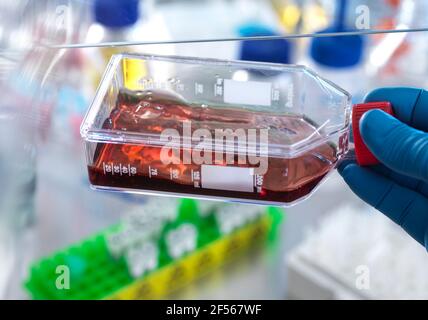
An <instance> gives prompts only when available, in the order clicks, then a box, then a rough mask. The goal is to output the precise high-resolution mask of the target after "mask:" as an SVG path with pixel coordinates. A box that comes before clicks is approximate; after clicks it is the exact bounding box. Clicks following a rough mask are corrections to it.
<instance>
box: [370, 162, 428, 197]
mask: <svg viewBox="0 0 428 320" xmlns="http://www.w3.org/2000/svg"><path fill="white" fill-rule="evenodd" d="M369 169H370V170H372V171H374V172H376V173H378V174H381V175H382V176H384V177H385V178H387V179H390V180H392V181H394V182H395V183H397V184H399V185H400V186H402V187H405V188H408V189H411V190H413V191H416V192H418V193H420V194H422V195H423V196H425V197H427V198H428V183H427V182H425V181H423V180H420V179H416V178H412V177H409V176H406V175H404V174H401V173H398V172H396V171H394V170H391V169H389V168H388V167H386V166H384V165H382V164H378V165H375V166H371V167H370V168H369Z"/></svg>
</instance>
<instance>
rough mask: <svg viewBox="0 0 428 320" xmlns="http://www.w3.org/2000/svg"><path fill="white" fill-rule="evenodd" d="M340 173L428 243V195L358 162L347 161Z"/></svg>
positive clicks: (356, 190) (368, 199) (369, 200)
mask: <svg viewBox="0 0 428 320" xmlns="http://www.w3.org/2000/svg"><path fill="white" fill-rule="evenodd" d="M341 175H342V177H343V179H344V180H345V182H346V183H347V184H348V185H349V187H350V188H351V190H352V191H353V192H354V193H355V194H356V195H357V196H359V197H360V198H361V199H362V200H364V201H365V202H367V203H368V204H370V205H372V206H373V207H375V208H376V209H377V210H379V211H380V212H382V213H384V214H385V215H386V216H388V217H389V218H390V219H391V220H392V221H394V222H395V223H397V224H398V225H400V226H401V227H402V228H403V229H404V230H405V231H406V232H407V233H409V234H410V235H411V236H412V237H413V238H414V239H415V240H417V241H418V242H419V243H421V244H422V245H425V246H426V245H428V244H425V240H424V238H425V234H426V232H427V229H428V212H427V208H428V199H427V198H425V197H423V196H422V195H420V194H418V193H417V192H415V191H412V190H410V189H407V188H404V187H401V186H399V185H398V184H396V183H395V182H393V181H392V180H389V179H387V178H385V177H383V176H381V175H379V174H377V173H375V172H373V171H372V170H370V169H367V168H363V167H360V166H358V165H356V164H348V165H347V166H346V167H345V168H343V170H342V172H341ZM426 247H428V246H426Z"/></svg>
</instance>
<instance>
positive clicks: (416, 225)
mask: <svg viewBox="0 0 428 320" xmlns="http://www.w3.org/2000/svg"><path fill="white" fill-rule="evenodd" d="M365 101H366V102H374V101H389V102H391V104H392V106H393V109H394V113H395V116H396V118H394V117H392V116H390V115H388V114H386V113H385V112H383V111H380V110H372V111H369V112H367V113H366V114H365V115H364V116H363V118H362V119H361V121H360V131H361V135H362V138H363V140H364V142H365V143H366V145H367V147H368V148H369V149H370V151H371V152H372V153H373V154H374V155H375V156H376V158H377V159H379V161H380V162H381V163H382V164H380V165H376V166H372V167H360V166H358V165H357V164H356V163H355V162H344V163H343V164H342V165H340V166H339V173H340V174H341V175H342V177H343V179H344V180H345V182H346V183H347V184H348V185H349V186H350V188H351V189H352V191H353V192H354V193H355V194H357V195H358V196H359V197H360V198H361V199H362V200H364V201H365V202H367V203H368V204H370V205H372V206H373V207H375V208H376V209H378V210H379V211H381V212H382V213H384V214H385V215H386V216H388V217H389V218H390V219H392V220H393V221H394V222H396V223H397V224H399V225H400V226H401V227H402V228H403V229H404V230H405V231H407V232H408V233H409V234H410V235H411V236H412V237H413V238H414V239H416V240H417V241H418V242H419V243H421V244H422V245H425V247H426V248H427V250H428V133H426V132H428V91H425V90H422V89H413V88H381V89H376V90H374V91H373V92H371V93H370V94H369V95H368V96H367V97H366V99H365Z"/></svg>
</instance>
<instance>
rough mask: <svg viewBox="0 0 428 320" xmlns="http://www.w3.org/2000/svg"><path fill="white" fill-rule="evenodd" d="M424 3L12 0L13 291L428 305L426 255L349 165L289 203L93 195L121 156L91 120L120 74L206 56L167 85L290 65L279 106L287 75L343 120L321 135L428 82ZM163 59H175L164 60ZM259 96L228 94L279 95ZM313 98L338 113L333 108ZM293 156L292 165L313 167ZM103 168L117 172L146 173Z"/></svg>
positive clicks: (4, 128) (1, 25)
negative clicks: (98, 167)
mask: <svg viewBox="0 0 428 320" xmlns="http://www.w3.org/2000/svg"><path fill="white" fill-rule="evenodd" d="M427 15H428V2H427V1H425V0H379V1H369V0H272V1H269V0H116V1H115V0H49V1H48V0H46V1H39V0H37V1H36V0H30V1H1V2H0V86H1V89H2V99H1V101H0V132H1V134H0V146H1V148H0V176H1V183H0V191H1V192H0V298H1V299H54V300H55V299H222V300H226V299H238V300H241V299H428V273H427V272H426V271H427V268H428V255H427V253H426V249H425V248H424V247H423V246H421V245H420V244H419V243H418V242H416V241H415V240H414V239H412V238H411V237H410V236H409V235H408V234H406V232H405V231H403V230H402V229H401V228H400V227H399V226H397V225H396V224H394V223H393V222H392V221H391V220H389V219H388V218H387V217H385V216H384V215H383V214H381V213H379V212H378V211H377V210H376V209H374V208H372V207H371V206H369V205H367V204H366V203H365V202H363V201H362V200H360V199H359V198H358V197H357V196H356V195H355V194H354V193H353V192H352V191H351V189H350V188H349V187H348V186H347V185H346V183H345V182H344V181H343V179H342V178H341V177H340V175H339V173H338V172H337V170H335V169H334V167H331V166H330V167H320V168H319V170H324V171H323V176H321V177H319V178H320V181H321V178H323V177H324V175H325V174H327V173H328V175H327V178H326V179H322V181H321V182H320V181H317V182H320V183H318V184H316V186H315V185H313V186H311V187H310V190H306V191H305V190H303V191H302V194H299V195H298V197H296V196H295V195H290V197H294V198H293V199H292V200H293V203H292V204H293V205H292V206H289V205H287V206H281V205H278V203H274V202H275V201H274V202H272V203H256V204H254V203H248V202H251V201H244V203H243V202H242V201H236V199H233V198H232V197H230V199H229V200H235V201H224V199H225V198H227V195H228V192H227V191H226V192H225V193H224V194H223V198H222V199H223V201H212V200H207V197H204V196H203V195H202V196H201V195H199V196H198V197H196V198H193V197H190V194H189V197H186V194H180V190H179V191H178V192H175V195H176V194H177V193H178V194H179V195H180V196H181V197H172V196H169V195H168V194H166V196H165V194H162V196H159V195H147V194H141V193H134V192H120V190H119V192H117V190H116V192H111V191H109V190H95V188H93V187H91V184H92V185H93V184H94V181H98V180H97V179H98V178H99V179H101V180H102V178H100V177H99V176H96V174H95V173H94V172H92V173H90V174H89V176H88V165H89V166H90V165H91V164H90V163H88V161H89V160H88V154H90V155H92V157H94V154H95V157H97V156H98V154H99V153H102V152H104V153H102V154H103V156H106V155H108V152H119V151H117V150H118V149H114V147H112V148H111V149H102V150H103V151H102V152H101V151H100V150H101V149H99V148H98V147H97V146H96V143H95V142H97V141H98V142H99V141H101V140H102V139H106V137H104V136H101V133H99V132H101V131H96V132H95V131H91V130H92V129H93V128H92V127H91V126H89V125H88V126H85V125H86V124H87V119H88V118H90V117H93V116H94V113H95V112H98V113H100V112H102V111H100V110H99V109H96V108H98V105H105V104H108V103H114V102H112V98H111V97H112V95H114V94H115V93H117V90H118V88H117V87H118V86H119V87H120V86H121V83H122V82H124V83H126V82H129V83H128V84H129V86H128V88H132V87H133V84H136V82H135V77H142V76H143V75H146V74H147V73H150V74H152V75H153V77H154V78H156V75H158V76H159V77H162V75H163V73H164V74H165V73H166V74H168V72H169V71H168V70H169V69H168V68H167V65H168V64H174V65H175V64H177V70H180V69H179V68H180V63H181V62H180V61H183V60H182V59H183V58H182V57H193V58H198V59H193V58H192V59H193V60H192V59H191V60H192V61H197V63H195V65H197V67H196V66H193V67H189V68H187V67H186V68H184V67H183V69H182V70H185V72H184V71H183V73H181V74H179V75H177V76H176V77H172V78H168V79H167V81H168V82H169V83H170V84H169V85H173V86H174V88H180V81H182V83H185V85H186V86H190V87H191V88H192V92H193V93H192V94H193V96H194V97H197V96H198V94H200V95H204V94H208V93H210V92H214V93H213V94H219V95H222V94H223V92H222V89H224V90H225V92H224V94H225V96H226V89H225V88H226V87H225V84H224V83H223V81H224V82H226V81H227V82H229V83H230V84H234V85H235V88H236V90H239V88H241V87H239V84H237V83H242V82H246V81H247V80H253V79H259V78H260V77H267V78H268V77H275V72H280V71H278V70H279V69H278V70H277V69H275V67H272V66H273V64H286V65H289V66H288V67H286V69H284V70H287V71H281V72H286V73H287V76H286V77H283V78H281V79H283V80H281V81H283V82H281V81H279V80H278V82H277V83H276V86H274V88H273V89H272V90H273V91H272V94H273V95H272V97H270V96H268V104H269V105H268V107H269V106H270V103H271V101H270V99H271V98H272V108H274V107H275V106H276V105H275V106H274V104H273V102H274V101H276V100H275V92H280V91H281V90H282V89H281V86H287V88H288V89H289V92H290V95H293V94H294V95H295V96H288V97H287V98H288V99H289V100H288V102H290V101H295V100H296V98H298V101H308V104H307V105H305V108H306V109H305V110H306V111H307V112H309V113H312V115H313V117H315V118H316V117H318V116H319V118H320V119H324V118H323V117H328V120H327V121H326V122H324V124H322V125H321V126H320V127H319V128H318V129H317V133H318V131H319V132H322V131H323V130H327V129H326V127H329V125H330V127H333V124H334V125H336V126H337V127H340V126H341V121H342V122H343V121H344V120H343V119H345V117H348V116H349V112H350V111H349V110H348V109H347V108H348V107H349V106H350V105H351V104H358V103H362V102H363V101H364V97H365V96H366V94H367V93H369V92H370V91H372V90H373V89H375V88H379V87H387V86H411V87H417V88H426V87H427V85H428V83H427V81H428V32H424V31H421V29H424V28H428V19H427V18H426V17H427ZM407 29H408V30H409V31H408V32H396V33H395V32H393V31H394V30H407ZM377 30H378V31H382V32H376V31H377ZM412 30H413V31H412ZM354 31H357V32H356V33H355V34H353V35H340V34H341V33H349V32H354ZM384 31H392V32H384ZM323 32H324V33H325V32H328V33H334V34H335V35H330V36H329V37H318V36H317V35H319V34H320V33H321V34H322V33H323ZM359 32H361V34H359ZM287 35H294V36H293V37H286V36H287ZM296 35H297V36H296ZM299 35H300V36H299ZM311 35H312V36H311ZM314 35H315V36H314ZM121 54H122V55H121ZM112 56H113V57H115V58H113V59H116V60H115V61H116V62H114V61H113V62H114V63H112V62H110V64H109V61H110V59H111V57H112ZM159 56H174V57H176V58H169V60H168V59H167V60H162V58H160V59H161V60H156V58H155V60H151V59H153V57H159ZM124 59H125V60H124ZM126 59H127V60H126ZM171 59H172V60H171ZM212 59H219V60H221V61H224V60H233V61H247V62H246V63H249V64H245V63H244V64H240V62H231V63H229V64H228V63H227V62H213V61H214V60H212ZM122 60H123V61H122ZM187 61H188V60H187ZM215 61H217V60H215ZM122 62H123V64H121V63H122ZM186 63H187V62H186ZM297 65H302V66H305V68H301V67H297ZM148 66H151V67H150V68H149V67H148ZM153 66H155V67H153ZM257 66H259V67H257ZM260 66H264V68H265V69H263V72H260V69H259V68H260ZM268 66H270V67H268ZM114 67H115V68H117V69H116V70H113V68H114ZM215 68H219V70H220V71H219V72H220V74H222V72H223V73H225V72H226V71H225V70H229V69H230V70H233V72H232V71H230V72H229V71H228V72H229V78H230V79H226V80H225V79H221V77H214V76H213V72H214V71H212V70H214V69H215ZM228 68H229V69H228ZM307 68H308V69H307ZM122 69H123V70H122ZM125 69H126V70H125ZM208 69H209V70H208ZM106 70H107V71H106ZM198 70H199V71H198ZM307 70H311V71H307ZM205 71H206V72H205ZM118 72H119V73H120V72H123V73H124V74H125V73H126V74H127V75H129V77H128V78H125V79H122V78H121V76H120V75H118ZM192 72H193V73H192ZM122 77H123V76H122ZM305 77H306V80H307V81H304V79H305ZM180 78H181V79H180ZM302 79H303V80H302ZM133 81H134V82H135V83H134V82H133ZM249 82H250V81H249ZM254 83H255V82H254ZM138 85H141V83H138ZM145 85H150V86H151V88H155V87H156V88H157V85H158V83H157V82H156V81H153V83H149V84H147V83H145ZM161 87H162V84H160V85H159V88H161ZM98 88H99V89H98ZM248 88H250V89H248ZM290 88H292V89H290ZM103 90H104V91H103ZM115 90H116V91H115ZM246 90H247V91H246V92H245V91H244V92H242V90H241V91H240V96H241V97H238V98H237V97H236V95H234V96H233V95H231V94H230V93H229V96H228V99H229V100H230V101H231V102H234V101H235V103H240V101H244V102H245V103H247V104H249V105H251V104H263V103H265V100H266V99H264V96H263V95H262V94H261V95H258V94H257V93H258V92H259V91H257V90H256V89H253V90H254V92H252V89H251V87H247V89H246ZM276 90H277V91H276ZM102 92H104V93H105V95H106V96H105V97H104V96H102V95H101V93H102ZM269 94H270V91H269ZM119 95H120V93H119ZM321 95H322V98H320V97H321ZM193 96H192V97H193ZM242 96H245V97H244V98H242ZM314 96H320V97H318V98H316V99H318V100H312V101H324V100H322V99H325V101H327V100H328V101H330V100H334V104H335V106H336V107H335V108H333V109H334V110H329V112H330V113H329V114H327V113H324V112H325V110H322V105H320V104H317V103H315V102H314V103H312V104H311V99H315V98H313V97H314ZM122 98H123V99H124V101H125V100H126V99H128V100H126V101H128V102H129V101H131V100H132V99H133V98H135V97H134V96H132V93H126V92H125V93H123V97H122ZM100 99H101V100H102V99H104V100H102V102H100V101H101V100H100ZM165 99H166V100H167V101H170V100H168V99H173V98H170V97H169V96H166V98H165ZM240 99H243V100H240ZM278 99H279V98H278ZM278 99H277V100H278ZM293 99H295V100H293ZM305 99H306V100H305ZM225 100H226V98H225ZM278 101H279V100H278ZM296 101H297V100H296ZM171 103H176V102H171ZM302 103H303V102H302ZM305 103H306V102H305ZM290 108H292V106H291V107H290ZM89 109H91V110H96V111H93V112H88V113H87V111H88V110H89ZM171 110H172V109H171ZM248 110H250V109H248ZM248 110H247V111H248ZM177 112H178V111H177ZM97 116H98V114H97ZM102 116H103V117H104V118H106V117H108V115H106V114H103V115H102ZM213 116H214V115H213ZM233 116H234V115H233V114H232V115H231V117H233ZM321 123H323V120H321ZM82 124H83V125H82ZM158 124H159V125H162V124H161V123H158ZM91 125H94V124H93V123H91ZM273 125H274V123H273V124H272V126H273ZM342 125H347V126H349V123H346V122H343V123H342ZM330 127H329V128H330ZM125 129H126V128H125ZM336 129H337V128H336ZM342 129H343V128H342ZM94 132H95V133H94ZM90 133H92V136H90V135H89V134H90ZM96 133H97V134H98V136H96ZM110 138H111V139H113V138H114V137H113V138H112V137H111V136H110ZM97 139H98V140H97ZM113 140H114V139H113ZM339 140H340V141H339ZM94 141H95V142H94ZM102 141H105V140H102ZM337 143H338V144H339V145H340V144H341V143H344V142H343V141H342V140H341V139H338V142H337ZM346 143H347V142H346ZM105 145H106V146H107V147H106V148H108V146H109V144H108V143H106V144H105ZM115 145H116V144H114V143H111V144H110V146H115ZM326 146H327V144H325V145H323V148H324V149H323V150H324V151H322V152H329V151H328V150H326V149H325V148H327V147H326ZM125 148H126V145H125ZM320 148H321V147H320ZM109 150H110V151H109ZM115 150H116V151H115ZM122 150H124V149H122ZM126 150H128V152H129V154H131V153H132V148H131V147H130V148H129V149H126ZM320 152H321V151H320ZM117 154H118V153H117ZM134 156H136V155H135V154H134ZM101 160H102V159H101ZM91 161H92V160H91ZM118 161H119V160H118ZM289 161H296V162H295V163H294V164H293V165H291V164H290V167H289V168H290V170H291V169H292V168H293V167H294V168H303V167H305V166H306V164H302V163H300V164H299V163H298V162H299V158H297V160H289ZM302 161H303V160H302ZM94 165H95V164H94ZM119 165H120V167H119ZM309 165H310V163H309V164H308V166H309ZM102 169H103V170H104V175H106V172H107V173H110V175H108V177H110V178H111V179H113V175H114V173H116V176H117V174H120V175H122V174H124V175H128V174H129V177H131V174H133V172H132V170H134V169H135V168H132V167H127V166H124V165H122V164H117V168H116V165H115V164H114V163H112V164H111V165H110V164H109V163H108V162H107V164H105V163H104V162H103V168H102ZM154 170H155V171H151V173H152V174H153V175H156V174H159V172H158V171H156V169H154ZM159 170H160V171H161V169H159ZM296 170H297V169H296ZM172 174H173V173H171V175H172ZM212 174H214V175H215V172H214V173H212ZM308 174H311V173H308ZM193 178H195V179H196V176H195V175H193V176H192V183H193V182H194V181H193ZM171 179H172V177H171ZM213 179H214V178H213ZM271 179H273V180H274V177H271ZM317 179H318V177H317ZM131 180H132V179H131ZM131 180H129V181H130V183H131ZM132 181H134V180H132ZM110 182H111V183H112V184H113V185H114V183H116V182H114V181H113V180H111V181H110ZM110 182H108V181H107V183H110ZM274 182H275V181H272V182H271V183H272V185H273V186H274V185H275V183H274ZM102 183H103V182H101V185H102ZM154 183H155V182H154ZM195 183H196V182H195ZM95 184H97V183H95ZM290 184H291V183H290ZM98 189H100V188H98ZM104 189H109V188H104ZM152 191H153V190H152ZM309 191H310V192H309ZM152 193H153V192H152ZM308 195H310V196H308ZM208 198H209V197H208ZM297 198H300V199H299V200H300V201H294V200H296V199H297ZM226 200H227V199H226ZM238 200H239V199H238Z"/></svg>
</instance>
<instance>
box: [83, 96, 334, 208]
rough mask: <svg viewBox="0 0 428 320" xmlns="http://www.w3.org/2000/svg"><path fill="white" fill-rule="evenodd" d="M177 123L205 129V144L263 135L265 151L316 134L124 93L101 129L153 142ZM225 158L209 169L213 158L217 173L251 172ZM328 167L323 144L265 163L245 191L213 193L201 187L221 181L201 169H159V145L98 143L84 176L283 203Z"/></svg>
mask: <svg viewBox="0 0 428 320" xmlns="http://www.w3.org/2000/svg"><path fill="white" fill-rule="evenodd" d="M183 121H190V122H191V131H192V132H194V131H195V130H197V129H207V130H209V132H212V136H213V137H214V129H231V130H237V129H243V130H248V129H269V131H268V132H269V133H268V142H269V148H271V146H275V145H279V144H286V145H290V144H292V143H295V142H298V141H301V140H303V139H304V138H306V137H309V136H313V135H314V134H317V133H316V128H315V127H314V126H313V125H312V124H310V123H309V122H308V121H307V120H305V119H303V118H301V117H296V116H288V115H287V116H284V115H280V116H278V115H267V114H266V113H261V112H252V111H245V110H239V111H237V110H236V109H227V108H222V107H212V106H195V105H189V104H188V103H186V102H185V101H184V100H182V99H180V97H177V96H175V95H171V94H169V93H165V92H162V91H136V92H131V91H127V90H123V91H121V92H120V93H119V95H118V99H117V104H116V107H115V108H114V109H113V110H112V112H111V114H110V116H109V117H108V118H107V119H106V121H105V122H104V125H103V128H104V129H112V130H117V131H124V132H137V133H142V134H146V135H147V134H156V135H157V136H159V135H160V134H161V132H162V131H163V130H164V129H175V130H177V132H179V134H180V135H182V134H183ZM185 151H189V149H186V150H183V149H180V150H179V152H178V154H179V155H180V159H183V154H184V152H185ZM202 154H203V153H202ZM232 158H233V159H234V163H232V164H230V162H228V163H226V162H223V163H215V162H214V152H213V153H212V159H211V160H212V162H211V163H212V164H216V165H218V167H220V168H221V167H233V168H256V167H258V165H252V164H240V163H238V154H234V155H233V157H232ZM336 160H337V152H336V148H335V147H334V146H332V145H331V144H327V143H325V144H322V145H319V146H317V147H315V148H314V149H312V150H310V151H307V152H306V153H304V154H301V155H299V156H298V157H296V158H292V159H285V158H281V157H269V158H268V159H267V171H266V172H265V173H264V174H263V175H260V176H254V179H253V181H252V182H251V183H252V185H250V186H248V185H247V186H246V187H245V188H244V189H246V190H245V191H243V190H242V188H241V187H239V188H237V189H238V190H233V187H232V188H231V186H230V185H229V186H225V187H224V188H223V187H222V186H220V187H215V188H213V187H212V185H213V183H212V181H208V180H212V179H215V180H216V181H215V183H214V185H218V183H220V184H221V180H222V179H223V178H224V177H222V174H219V175H218V177H212V176H210V177H208V175H205V176H204V174H202V173H204V170H203V168H202V167H203V166H204V164H202V165H200V164H194V163H193V162H192V163H191V164H183V163H182V162H181V163H179V164H173V163H171V164H164V162H162V161H161V146H154V145H133V144H113V143H112V144H110V143H99V144H98V145H97V148H96V151H95V154H94V159H93V163H92V164H91V165H89V166H88V170H89V179H90V181H91V183H92V184H93V185H95V186H100V187H107V188H109V187H111V188H126V189H137V190H148V191H162V192H172V193H179V194H185V195H189V196H191V195H195V196H198V195H200V196H211V197H222V198H227V199H246V200H255V201H266V202H279V203H289V202H292V201H294V200H297V199H299V198H301V197H304V196H306V195H307V194H309V193H310V192H311V191H312V190H313V189H314V188H315V187H316V186H317V185H318V183H319V182H320V181H321V180H322V178H323V177H324V176H325V175H326V174H327V173H328V172H329V171H330V170H331V169H332V168H333V167H334V164H335V162H336ZM247 163H248V162H247ZM205 172H206V171H205ZM216 172H217V171H216ZM219 172H221V170H220V171H219ZM228 172H230V171H228ZM225 174H226V173H225ZM236 178H237V180H239V177H236ZM226 180H227V179H226ZM247 180H248V179H247ZM246 183H247V182H246ZM226 184H227V182H226ZM247 184H248V183H247ZM207 185H208V186H210V187H209V188H207V187H206V186H207ZM224 189H226V190H224Z"/></svg>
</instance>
